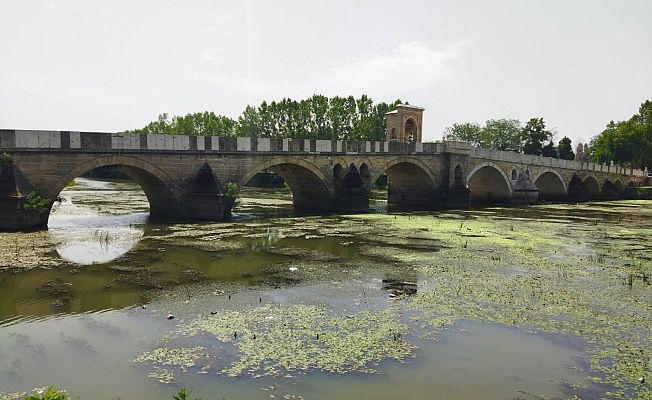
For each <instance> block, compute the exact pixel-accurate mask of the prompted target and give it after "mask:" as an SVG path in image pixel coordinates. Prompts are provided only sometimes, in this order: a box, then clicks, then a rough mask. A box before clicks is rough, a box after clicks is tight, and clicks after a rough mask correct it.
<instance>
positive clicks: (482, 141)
mask: <svg viewBox="0 0 652 400" xmlns="http://www.w3.org/2000/svg"><path fill="white" fill-rule="evenodd" d="M484 134H485V132H484V128H483V127H481V126H480V125H479V124H476V123H474V122H465V123H461V124H459V123H455V124H453V126H449V127H447V128H446V130H445V131H444V138H445V139H446V140H461V141H464V142H469V143H471V144H472V145H474V146H477V147H485V148H488V147H490V145H491V141H490V140H489V138H487V137H485V135H484Z"/></svg>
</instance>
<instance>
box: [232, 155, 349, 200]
mask: <svg viewBox="0 0 652 400" xmlns="http://www.w3.org/2000/svg"><path fill="white" fill-rule="evenodd" d="M336 165H337V164H336ZM342 167H343V168H342V169H343V171H344V173H346V168H347V167H348V166H347V165H344V166H342ZM336 169H337V167H336V166H334V168H333V174H336V173H338V171H337V170H336ZM264 170H269V171H272V172H274V173H276V174H278V175H279V176H280V177H281V178H283V180H284V181H285V182H286V183H287V184H288V186H289V187H290V191H292V202H293V204H294V206H295V207H296V208H300V209H306V210H310V209H314V210H329V209H331V208H332V200H333V196H334V195H335V190H334V188H333V185H332V182H333V180H332V179H329V177H327V176H326V175H325V174H324V173H323V172H322V171H321V170H320V169H319V168H317V166H315V165H314V164H312V163H310V162H308V161H305V160H302V159H300V158H297V157H276V158H272V159H269V160H266V161H264V162H262V163H260V164H257V165H256V166H254V167H253V168H251V169H250V170H249V171H248V172H247V173H246V174H245V175H244V176H243V177H242V179H240V182H239V183H238V190H239V189H240V188H242V187H244V186H245V185H246V184H247V182H248V181H249V180H250V179H251V178H252V177H253V176H254V175H256V174H257V173H258V172H260V171H264Z"/></svg>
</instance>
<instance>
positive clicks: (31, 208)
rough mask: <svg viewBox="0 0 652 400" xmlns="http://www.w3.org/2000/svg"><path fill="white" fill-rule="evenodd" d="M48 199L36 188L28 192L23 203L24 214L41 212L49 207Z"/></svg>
mask: <svg viewBox="0 0 652 400" xmlns="http://www.w3.org/2000/svg"><path fill="white" fill-rule="evenodd" d="M50 203H51V202H50V199H48V198H47V197H43V196H41V194H40V193H39V192H37V191H36V190H32V191H31V192H29V194H28V195H27V197H26V198H25V203H23V207H22V211H23V212H24V213H25V214H30V215H33V214H42V213H44V212H47V211H48V210H49V209H50Z"/></svg>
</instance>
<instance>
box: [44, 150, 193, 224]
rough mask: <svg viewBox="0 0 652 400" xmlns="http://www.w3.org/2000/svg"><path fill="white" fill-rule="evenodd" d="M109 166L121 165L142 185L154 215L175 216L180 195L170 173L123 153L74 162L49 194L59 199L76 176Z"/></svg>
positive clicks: (122, 168) (52, 186) (151, 213)
mask: <svg viewBox="0 0 652 400" xmlns="http://www.w3.org/2000/svg"><path fill="white" fill-rule="evenodd" d="M107 166H117V167H119V168H120V170H121V171H122V172H124V173H125V174H127V175H129V176H130V177H131V178H132V179H133V180H134V181H135V182H136V183H138V184H139V185H140V187H141V188H142V190H143V192H145V195H146V196H147V200H148V201H149V206H150V215H151V216H152V217H174V216H176V214H177V213H178V204H179V199H181V194H180V193H179V191H178V189H177V187H176V185H175V184H174V181H173V180H172V179H171V178H170V176H169V175H168V174H167V173H165V172H164V171H163V170H162V169H160V168H159V167H158V166H156V165H154V164H152V163H150V162H147V161H144V160H142V159H140V158H137V157H133V156H126V155H120V154H117V155H110V156H103V157H97V158H93V159H91V160H88V161H85V162H82V163H80V164H77V165H75V166H74V167H73V168H72V169H70V170H69V171H67V172H66V173H65V174H64V175H62V176H61V177H60V178H59V179H58V180H57V181H56V182H55V183H54V184H53V185H51V186H50V187H49V188H48V189H47V197H48V198H50V199H55V198H57V197H58V196H59V193H61V191H62V190H63V189H64V188H65V187H66V185H67V184H68V183H70V182H71V181H72V180H73V179H75V178H77V177H79V176H81V175H82V174H84V173H86V172H88V171H91V170H93V169H95V168H100V167H107Z"/></svg>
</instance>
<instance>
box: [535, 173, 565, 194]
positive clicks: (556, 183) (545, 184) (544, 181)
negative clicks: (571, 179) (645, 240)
mask: <svg viewBox="0 0 652 400" xmlns="http://www.w3.org/2000/svg"><path fill="white" fill-rule="evenodd" d="M534 186H536V187H537V189H539V200H561V199H563V198H564V197H565V196H566V195H567V194H568V187H567V186H566V181H564V178H563V177H562V176H561V174H560V173H559V172H558V171H556V170H554V169H551V168H546V169H544V170H542V171H541V172H540V173H539V175H538V176H537V177H536V179H535V180H534Z"/></svg>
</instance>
